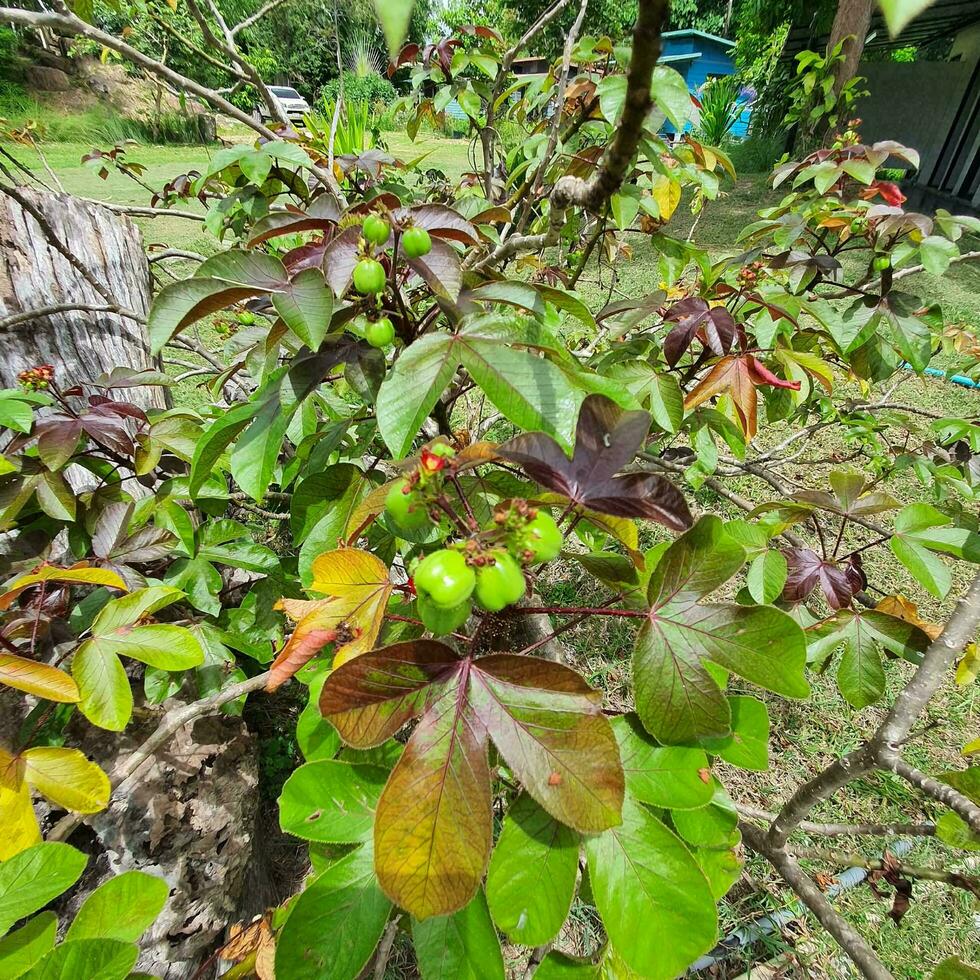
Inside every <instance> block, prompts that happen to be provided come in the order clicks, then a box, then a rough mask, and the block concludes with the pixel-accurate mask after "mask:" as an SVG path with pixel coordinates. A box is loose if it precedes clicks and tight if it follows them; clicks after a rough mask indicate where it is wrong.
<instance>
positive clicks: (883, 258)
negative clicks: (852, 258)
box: [874, 255, 892, 272]
mask: <svg viewBox="0 0 980 980" xmlns="http://www.w3.org/2000/svg"><path fill="white" fill-rule="evenodd" d="M891 267H892V260H891V256H888V255H876V256H875V260H874V270H875V272H884V271H885V270H886V269H890V268H891Z"/></svg>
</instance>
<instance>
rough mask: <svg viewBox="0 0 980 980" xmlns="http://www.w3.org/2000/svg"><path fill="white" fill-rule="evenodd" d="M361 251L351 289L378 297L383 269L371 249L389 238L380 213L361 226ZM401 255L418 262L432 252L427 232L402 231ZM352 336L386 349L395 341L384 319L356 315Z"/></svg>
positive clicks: (388, 321) (417, 229)
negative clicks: (362, 243)
mask: <svg viewBox="0 0 980 980" xmlns="http://www.w3.org/2000/svg"><path fill="white" fill-rule="evenodd" d="M361 235H362V237H363V238H364V244H365V247H364V250H363V252H362V255H361V257H360V258H359V259H358V260H357V265H355V266H354V288H355V289H356V290H357V291H358V292H359V293H363V294H364V295H365V296H375V297H376V296H379V295H380V294H381V293H383V292H384V288H385V280H386V277H385V270H384V266H383V265H382V264H381V263H380V262H379V261H378V260H377V259H376V258H374V255H373V252H374V249H375V248H379V249H380V248H384V246H385V245H387V244H388V239H389V238H390V237H391V225H390V224H389V223H388V221H387V219H386V218H383V217H382V216H381V215H380V214H369V215H368V216H367V217H366V218H365V219H364V223H363V224H362V225H361ZM399 247H400V249H401V251H402V253H403V254H404V255H405V256H406V257H407V258H410V259H418V258H421V257H422V256H423V255H427V254H428V253H429V252H430V251H431V250H432V239H431V238H430V236H429V233H428V232H427V231H426V230H425V229H424V228H420V227H419V226H418V225H410V226H409V227H408V228H406V229H405V230H404V231H403V232H402V234H401V239H400V241H399ZM351 329H352V330H353V331H354V333H356V334H359V335H360V336H362V337H363V338H364V339H365V340H366V341H367V342H368V343H369V344H370V345H371V346H372V347H387V346H388V345H389V344H391V343H392V342H393V341H394V339H395V326H394V324H393V323H392V322H391V318H390V317H387V316H376V317H372V316H367V315H365V314H363V313H362V314H360V315H359V316H357V317H356V318H355V319H354V321H353V322H352V324H351Z"/></svg>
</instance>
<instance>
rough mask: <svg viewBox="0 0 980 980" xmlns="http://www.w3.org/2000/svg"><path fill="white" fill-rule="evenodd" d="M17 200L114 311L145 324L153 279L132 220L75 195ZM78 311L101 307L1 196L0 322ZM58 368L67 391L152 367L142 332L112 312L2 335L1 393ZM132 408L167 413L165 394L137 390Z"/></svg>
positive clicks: (57, 318) (26, 325)
mask: <svg viewBox="0 0 980 980" xmlns="http://www.w3.org/2000/svg"><path fill="white" fill-rule="evenodd" d="M18 192H19V193H20V194H21V195H23V197H24V198H25V199H26V200H28V201H29V202H30V203H31V204H33V205H34V206H35V207H36V208H37V209H38V210H39V211H40V212H41V213H42V214H43V215H44V217H45V219H46V220H47V223H48V225H49V226H50V228H51V229H52V230H53V231H54V232H55V233H56V235H57V236H58V238H59V239H60V240H61V242H62V243H63V244H64V245H65V246H66V247H67V250H68V251H69V252H70V254H71V255H72V256H73V257H74V258H75V259H76V260H77V262H80V263H81V264H82V265H83V266H84V267H85V269H87V270H88V272H89V273H90V274H91V277H92V278H93V279H95V280H96V281H97V282H98V283H99V284H101V285H102V286H103V287H104V289H105V291H106V292H108V294H109V295H110V296H111V297H112V299H113V303H114V305H115V306H118V307H119V308H120V309H125V310H128V311H131V312H133V313H136V314H138V315H139V316H140V317H143V318H145V317H146V313H147V310H148V309H149V305H150V271H149V266H148V264H147V261H146V254H145V252H144V249H143V238H142V235H141V234H140V231H139V228H137V227H136V225H135V224H134V223H133V222H132V221H131V220H130V219H129V218H127V217H125V216H122V215H118V214H113V213H112V212H110V211H107V210H106V209H104V208H101V207H99V206H98V205H95V204H91V203H88V202H85V201H81V200H79V199H78V198H75V197H72V196H71V195H69V194H49V193H46V192H42V191H37V190H33V189H30V188H26V187H23V188H19V189H18ZM62 304H81V305H88V306H94V307H105V306H106V305H108V304H107V302H106V299H105V296H104V295H100V293H99V291H98V290H96V289H95V287H94V286H93V284H92V283H91V282H89V281H88V280H87V279H86V278H85V277H84V276H83V275H82V274H81V273H80V272H79V270H78V269H77V268H76V267H74V266H73V265H72V263H71V262H69V261H68V259H67V258H66V257H65V256H64V255H63V254H62V253H61V252H60V251H59V250H58V249H57V248H55V247H53V246H52V245H51V244H50V242H49V241H48V240H47V236H46V235H45V232H44V230H43V229H42V228H41V227H40V225H39V224H38V222H37V221H36V220H35V219H34V217H33V216H32V215H31V214H28V213H26V212H25V211H24V210H23V208H22V207H21V206H20V204H19V203H18V202H17V201H15V200H13V199H12V198H11V197H9V196H7V195H6V194H4V195H0V320H2V319H5V318H6V317H8V316H13V315H16V314H20V313H28V312H30V311H31V310H35V309H39V308H42V307H49V306H57V305H62ZM39 364H53V365H54V367H55V370H56V381H57V383H58V384H59V386H61V387H69V386H70V385H72V384H74V383H76V382H78V381H82V380H91V379H94V378H96V377H98V376H99V374H101V373H102V372H108V371H111V370H112V368H114V367H132V368H136V369H142V368H149V367H152V366H153V364H152V361H151V358H150V345H149V339H148V337H147V333H146V326H145V325H144V324H143V323H140V322H139V321H137V320H133V319H131V318H127V317H123V316H119V315H117V314H114V313H105V312H100V313H93V312H83V311H79V310H71V311H65V312H61V313H54V314H50V315H47V316H39V317H36V318H33V319H30V320H27V321H26V322H20V323H18V324H17V325H15V326H11V327H10V328H8V329H5V330H0V385H2V386H3V387H13V386H16V384H17V375H18V373H19V372H20V371H23V370H25V369H27V368H31V367H36V366H37V365H39ZM126 397H127V399H129V400H131V401H133V402H134V403H135V404H138V405H140V406H141V407H143V408H165V407H166V402H165V400H164V392H163V389H161V388H133V389H131V390H129V391H127V395H126Z"/></svg>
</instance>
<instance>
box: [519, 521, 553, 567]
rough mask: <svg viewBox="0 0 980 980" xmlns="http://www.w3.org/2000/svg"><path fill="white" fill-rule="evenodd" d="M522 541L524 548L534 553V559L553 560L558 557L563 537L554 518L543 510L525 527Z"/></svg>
mask: <svg viewBox="0 0 980 980" xmlns="http://www.w3.org/2000/svg"><path fill="white" fill-rule="evenodd" d="M521 543H522V544H523V546H524V550H526V551H530V552H531V553H532V554H533V556H534V558H533V560H534V561H551V560H552V558H557V557H558V554H559V552H560V551H561V548H562V544H563V539H562V535H561V531H560V530H559V529H558V525H557V524H556V523H555V520H554V518H553V517H552V516H551V515H550V514H546V513H545V512H544V511H543V510H542V511H538V516H537V517H535V518H534V520H533V521H530V522H529V523H528V525H527V527H526V528H525V529H524V535H523V538H522V542H521Z"/></svg>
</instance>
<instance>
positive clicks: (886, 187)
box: [861, 180, 908, 208]
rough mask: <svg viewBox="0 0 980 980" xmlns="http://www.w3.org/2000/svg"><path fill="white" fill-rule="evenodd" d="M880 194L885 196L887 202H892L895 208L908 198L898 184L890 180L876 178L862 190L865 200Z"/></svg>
mask: <svg viewBox="0 0 980 980" xmlns="http://www.w3.org/2000/svg"><path fill="white" fill-rule="evenodd" d="M878 194H880V195H881V196H882V197H883V198H884V200H885V203H886V204H890V205H891V206H892V207H893V208H897V207H898V206H899V205H901V204H904V203H905V202H906V200H908V198H906V196H905V195H904V194H903V193H902V191H901V188H899V186H898V184H895V183H892V181H890V180H876V181H875V182H874V183H873V184H870V185H869V186H867V187H865V188H864V190H862V191H861V197H862V198H863V199H864V200H865V201H870V200H872V199H873V198H874V197H875V196H876V195H878Z"/></svg>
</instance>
